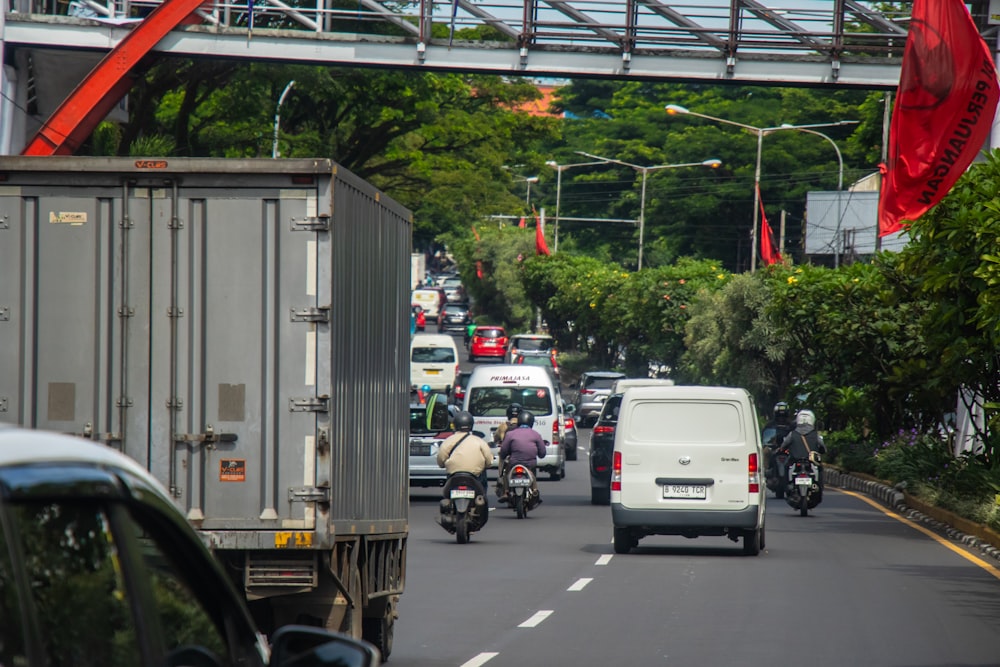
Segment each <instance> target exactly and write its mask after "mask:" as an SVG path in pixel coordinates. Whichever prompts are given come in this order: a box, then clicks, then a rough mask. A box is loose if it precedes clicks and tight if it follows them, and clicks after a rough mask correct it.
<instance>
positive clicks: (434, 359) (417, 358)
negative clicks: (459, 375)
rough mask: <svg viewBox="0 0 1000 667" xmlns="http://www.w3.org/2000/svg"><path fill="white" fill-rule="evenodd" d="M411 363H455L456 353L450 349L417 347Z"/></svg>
mask: <svg viewBox="0 0 1000 667" xmlns="http://www.w3.org/2000/svg"><path fill="white" fill-rule="evenodd" d="M410 361H412V362H415V363H418V364H445V363H454V361H455V351H454V350H452V349H451V348H448V347H415V348H413V352H411V353H410Z"/></svg>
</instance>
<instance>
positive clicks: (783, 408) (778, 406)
mask: <svg viewBox="0 0 1000 667" xmlns="http://www.w3.org/2000/svg"><path fill="white" fill-rule="evenodd" d="M787 417H788V403H785V402H784V401H779V402H777V403H775V404H774V418H775V419H786V418H787Z"/></svg>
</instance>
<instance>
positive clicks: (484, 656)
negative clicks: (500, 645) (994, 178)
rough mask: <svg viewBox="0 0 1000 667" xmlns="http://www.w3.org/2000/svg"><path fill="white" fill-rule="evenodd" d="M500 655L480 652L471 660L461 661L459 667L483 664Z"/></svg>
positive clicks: (472, 666) (476, 666) (475, 666)
mask: <svg viewBox="0 0 1000 667" xmlns="http://www.w3.org/2000/svg"><path fill="white" fill-rule="evenodd" d="M498 655H500V654H499V653H480V654H479V655H477V656H476V657H475V658H473V659H472V660H469V661H468V662H463V663H462V666H461V667H479V666H480V665H485V664H486V663H487V662H489V661H490V660H492V659H493V658H495V657H497V656H498Z"/></svg>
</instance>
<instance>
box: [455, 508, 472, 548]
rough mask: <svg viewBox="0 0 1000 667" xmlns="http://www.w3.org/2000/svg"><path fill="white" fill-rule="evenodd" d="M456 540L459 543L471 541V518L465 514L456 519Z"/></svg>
mask: <svg viewBox="0 0 1000 667" xmlns="http://www.w3.org/2000/svg"><path fill="white" fill-rule="evenodd" d="M455 541H456V542H458V543H459V544H465V543H466V542H468V541H469V518H468V517H467V516H466V515H464V514H459V515H458V517H457V518H456V519H455Z"/></svg>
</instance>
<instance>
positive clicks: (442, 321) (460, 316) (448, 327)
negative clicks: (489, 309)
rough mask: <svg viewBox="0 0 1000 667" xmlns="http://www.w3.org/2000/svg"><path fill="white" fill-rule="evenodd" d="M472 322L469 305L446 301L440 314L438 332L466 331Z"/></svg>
mask: <svg viewBox="0 0 1000 667" xmlns="http://www.w3.org/2000/svg"><path fill="white" fill-rule="evenodd" d="M470 324H472V317H471V316H470V315H469V306H468V305H467V304H464V303H446V304H444V308H442V309H441V312H440V313H439V314H438V333H465V328H466V327H467V326H469V325H470Z"/></svg>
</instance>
